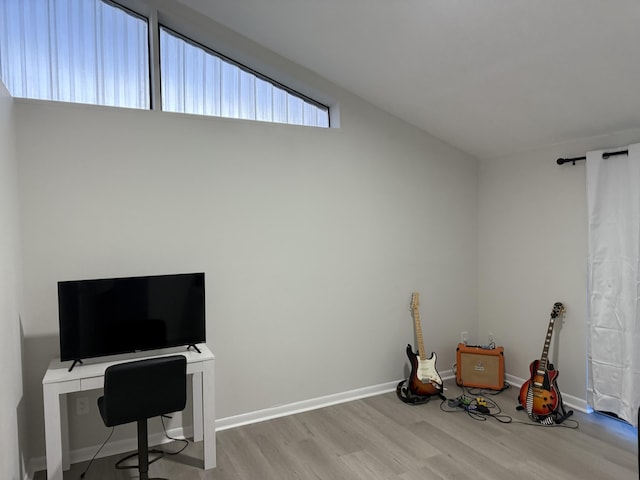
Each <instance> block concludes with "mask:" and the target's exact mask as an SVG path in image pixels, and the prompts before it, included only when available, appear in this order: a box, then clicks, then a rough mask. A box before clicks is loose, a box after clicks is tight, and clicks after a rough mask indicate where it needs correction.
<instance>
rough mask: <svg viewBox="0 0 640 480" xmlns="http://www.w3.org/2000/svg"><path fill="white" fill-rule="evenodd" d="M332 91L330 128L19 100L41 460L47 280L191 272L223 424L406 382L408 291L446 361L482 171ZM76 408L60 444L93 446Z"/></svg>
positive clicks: (91, 423) (472, 274)
mask: <svg viewBox="0 0 640 480" xmlns="http://www.w3.org/2000/svg"><path fill="white" fill-rule="evenodd" d="M332 93H335V95H336V98H338V99H339V101H340V106H341V112H342V127H341V128H340V129H311V128H302V127H292V126H286V125H271V124H265V123H256V122H246V121H236V120H228V119H217V118H205V117H196V116H183V115H177V114H163V113H159V112H150V111H133V110H123V109H110V108H98V107H90V106H83V105H68V104H55V103H47V102H37V101H27V100H16V101H15V104H16V105H15V108H16V118H17V132H18V135H17V138H18V154H19V161H20V167H19V178H20V200H21V206H22V209H21V220H22V225H23V230H22V234H23V250H24V259H25V260H24V287H25V315H24V320H23V323H24V331H25V348H26V351H27V355H29V358H30V362H29V364H28V366H27V378H26V381H27V383H28V385H29V388H30V389H31V390H30V395H29V400H30V404H29V407H30V410H29V411H30V415H31V417H30V418H32V419H33V420H32V423H31V425H30V435H31V439H32V441H33V445H32V447H33V451H34V452H35V453H34V455H36V456H37V455H43V453H44V449H43V442H44V440H43V438H44V435H43V431H42V415H41V411H42V404H41V402H42V400H41V395H40V394H39V392H38V390H39V388H40V381H41V378H42V375H43V373H44V370H45V369H46V365H47V363H48V361H49V358H50V357H51V356H56V355H57V352H58V350H57V349H58V344H57V341H58V338H57V334H58V325H57V296H56V295H57V293H56V282H58V281H59V280H69V279H79V278H94V277H109V276H117V275H144V274H155V273H169V272H188V271H204V272H205V273H206V280H207V329H208V332H207V337H208V341H207V343H208V345H209V346H210V347H211V349H212V350H213V351H214V352H215V354H216V373H217V402H218V403H217V415H218V417H219V418H224V417H229V416H233V415H237V414H242V413H246V412H252V411H256V410H260V409H263V408H268V407H273V406H277V405H282V404H287V403H291V402H296V401H301V400H306V399H312V398H316V397H319V396H323V395H328V394H334V393H339V392H345V391H348V390H352V389H356V388H361V387H367V386H372V385H379V384H383V383H386V382H391V381H395V380H398V379H400V378H403V377H404V376H405V375H406V371H405V367H406V363H407V362H406V358H405V353H404V348H405V346H406V344H407V343H413V323H412V320H411V317H410V311H409V302H410V298H411V292H412V291H414V290H418V291H420V292H421V299H422V305H423V309H422V320H423V327H424V330H425V337H426V339H425V340H426V344H427V349H428V350H435V351H437V352H438V355H439V367H440V369H442V370H445V369H449V368H450V367H451V364H452V363H453V361H454V354H455V345H456V343H457V341H458V338H459V334H460V333H459V332H460V331H461V330H469V331H475V325H476V272H477V258H476V214H477V212H476V198H477V197H476V194H477V190H476V179H477V171H476V168H477V165H476V161H475V160H474V159H471V158H469V157H467V156H465V155H464V154H461V153H459V152H457V151H455V150H454V149H452V148H450V147H447V146H446V145H443V144H442V143H441V142H438V141H437V140H435V139H433V138H431V137H429V136H428V135H426V134H424V133H422V132H420V131H418V130H416V129H414V128H413V127H410V126H408V125H407V124H405V123H403V122H401V121H399V120H397V119H395V118H394V117H391V116H389V115H387V114H385V113H383V112H381V111H379V110H377V109H374V108H373V107H371V106H369V105H368V104H366V103H364V102H362V101H360V100H359V99H357V98H355V97H353V96H350V95H348V94H346V93H344V92H341V91H339V90H337V89H335V90H334V91H333V92H332ZM91 401H93V399H92V400H91ZM70 408H71V417H72V419H71V420H72V422H73V425H72V432H71V433H72V438H71V442H72V448H81V447H83V446H86V445H94V444H98V443H99V442H100V441H102V439H103V438H104V432H105V430H104V428H103V427H102V425H101V423H100V420H99V416H97V414H96V413H95V412H94V413H92V414H91V415H90V416H89V417H82V419H80V420H81V421H80V420H79V419H78V418H77V417H75V416H74V412H75V407H74V405H73V402H70ZM74 432H77V435H76V434H74Z"/></svg>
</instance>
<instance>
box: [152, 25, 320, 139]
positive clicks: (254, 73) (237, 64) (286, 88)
mask: <svg viewBox="0 0 640 480" xmlns="http://www.w3.org/2000/svg"><path fill="white" fill-rule="evenodd" d="M156 25H157V41H158V52H160V46H159V45H160V31H161V30H163V29H164V30H166V31H167V32H169V34H170V35H173V36H175V37H177V38H178V39H180V40H182V41H184V42H186V43H189V44H191V45H192V46H194V47H196V48H200V49H202V50H204V51H205V52H206V53H208V54H210V55H213V56H215V57H218V58H219V59H220V60H222V61H223V62H226V63H228V64H230V65H233V66H235V67H237V68H238V69H240V70H241V71H243V72H245V73H248V74H249V75H252V76H254V77H256V79H259V80H262V81H264V82H267V83H270V84H271V85H272V86H274V87H277V88H279V89H280V90H283V91H284V92H286V93H287V94H288V95H291V96H293V97H296V98H297V99H299V100H302V102H303V107H304V103H308V104H310V105H312V106H314V107H316V108H317V109H319V110H324V112H325V114H326V115H327V125H326V127H325V126H315V127H316V128H331V108H330V107H329V106H328V105H325V104H324V103H322V102H319V101H318V100H315V99H313V98H311V97H309V96H308V95H305V94H304V93H302V92H300V91H298V90H296V89H294V88H292V87H289V86H288V85H285V84H283V83H282V82H279V81H278V80H275V79H274V78H271V77H269V76H268V75H265V74H263V73H261V72H259V71H257V70H255V69H253V68H251V67H249V66H248V65H246V64H244V63H242V62H239V61H237V60H235V59H233V58H231V57H229V56H228V55H225V54H224V53H221V52H219V51H217V50H215V49H213V48H211V47H208V46H207V45H204V44H203V43H201V42H198V41H197V40H194V39H192V38H190V37H189V36H187V35H185V34H183V33H180V32H178V31H176V30H175V29H174V28H172V27H170V26H167V25H166V24H165V23H164V22H160V21H158V22H157V24H156ZM154 30H155V29H154ZM149 31H151V28H150V29H149ZM159 56H161V55H159ZM150 57H151V56H150ZM154 67H155V65H154ZM158 68H159V72H158V77H159V78H162V64H161V62H160V59H158ZM159 96H160V99H159V101H158V105H159V107H160V108H159V109H160V110H162V100H161V97H162V92H161V91H160V92H159ZM287 101H288V97H287ZM203 115H205V114H203ZM215 116H220V117H223V118H235V119H244V118H243V117H242V116H229V115H215ZM253 121H259V122H267V123H278V124H283V125H298V126H304V127H314V125H306V124H304V123H292V122H277V121H273V120H260V119H254V120H253Z"/></svg>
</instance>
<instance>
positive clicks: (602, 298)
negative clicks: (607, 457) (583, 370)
mask: <svg viewBox="0 0 640 480" xmlns="http://www.w3.org/2000/svg"><path fill="white" fill-rule="evenodd" d="M628 152H629V154H628V155H616V156H612V157H609V158H603V153H604V151H596V152H589V153H588V154H587V162H586V163H587V166H586V169H587V209H588V237H589V256H588V282H587V283H588V285H587V287H588V291H587V295H588V306H587V307H588V308H587V315H588V318H587V321H588V327H589V328H588V331H589V338H588V342H589V346H588V361H589V392H588V397H589V398H588V400H589V404H590V405H591V406H592V407H593V408H594V409H595V410H598V411H604V412H610V413H614V414H616V415H618V416H619V417H620V418H622V419H624V420H626V421H628V422H629V423H631V424H633V425H637V409H638V405H639V404H640V144H634V145H630V146H629V147H628Z"/></svg>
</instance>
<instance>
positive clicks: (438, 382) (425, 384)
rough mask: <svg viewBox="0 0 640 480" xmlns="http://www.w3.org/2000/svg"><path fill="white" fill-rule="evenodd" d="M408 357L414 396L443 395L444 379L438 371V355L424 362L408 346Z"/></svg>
mask: <svg viewBox="0 0 640 480" xmlns="http://www.w3.org/2000/svg"><path fill="white" fill-rule="evenodd" d="M407 357H409V362H410V363H411V374H410V375H409V390H410V391H411V393H412V394H413V395H419V396H422V397H424V396H427V395H439V394H440V393H442V378H440V374H438V371H437V370H436V358H437V357H436V354H435V352H432V353H431V357H429V358H427V359H425V360H422V359H421V358H420V356H419V355H418V354H417V353H413V350H412V349H411V345H407Z"/></svg>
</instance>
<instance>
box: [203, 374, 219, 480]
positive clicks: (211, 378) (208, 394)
mask: <svg viewBox="0 0 640 480" xmlns="http://www.w3.org/2000/svg"><path fill="white" fill-rule="evenodd" d="M204 363H205V365H206V366H205V368H204V371H203V372H202V384H203V385H202V401H203V403H204V405H203V409H202V411H203V417H204V418H203V422H202V428H203V429H204V469H205V470H209V469H210V468H215V467H216V408H215V407H216V404H215V400H216V398H215V397H216V395H215V393H216V392H215V370H214V362H204Z"/></svg>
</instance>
